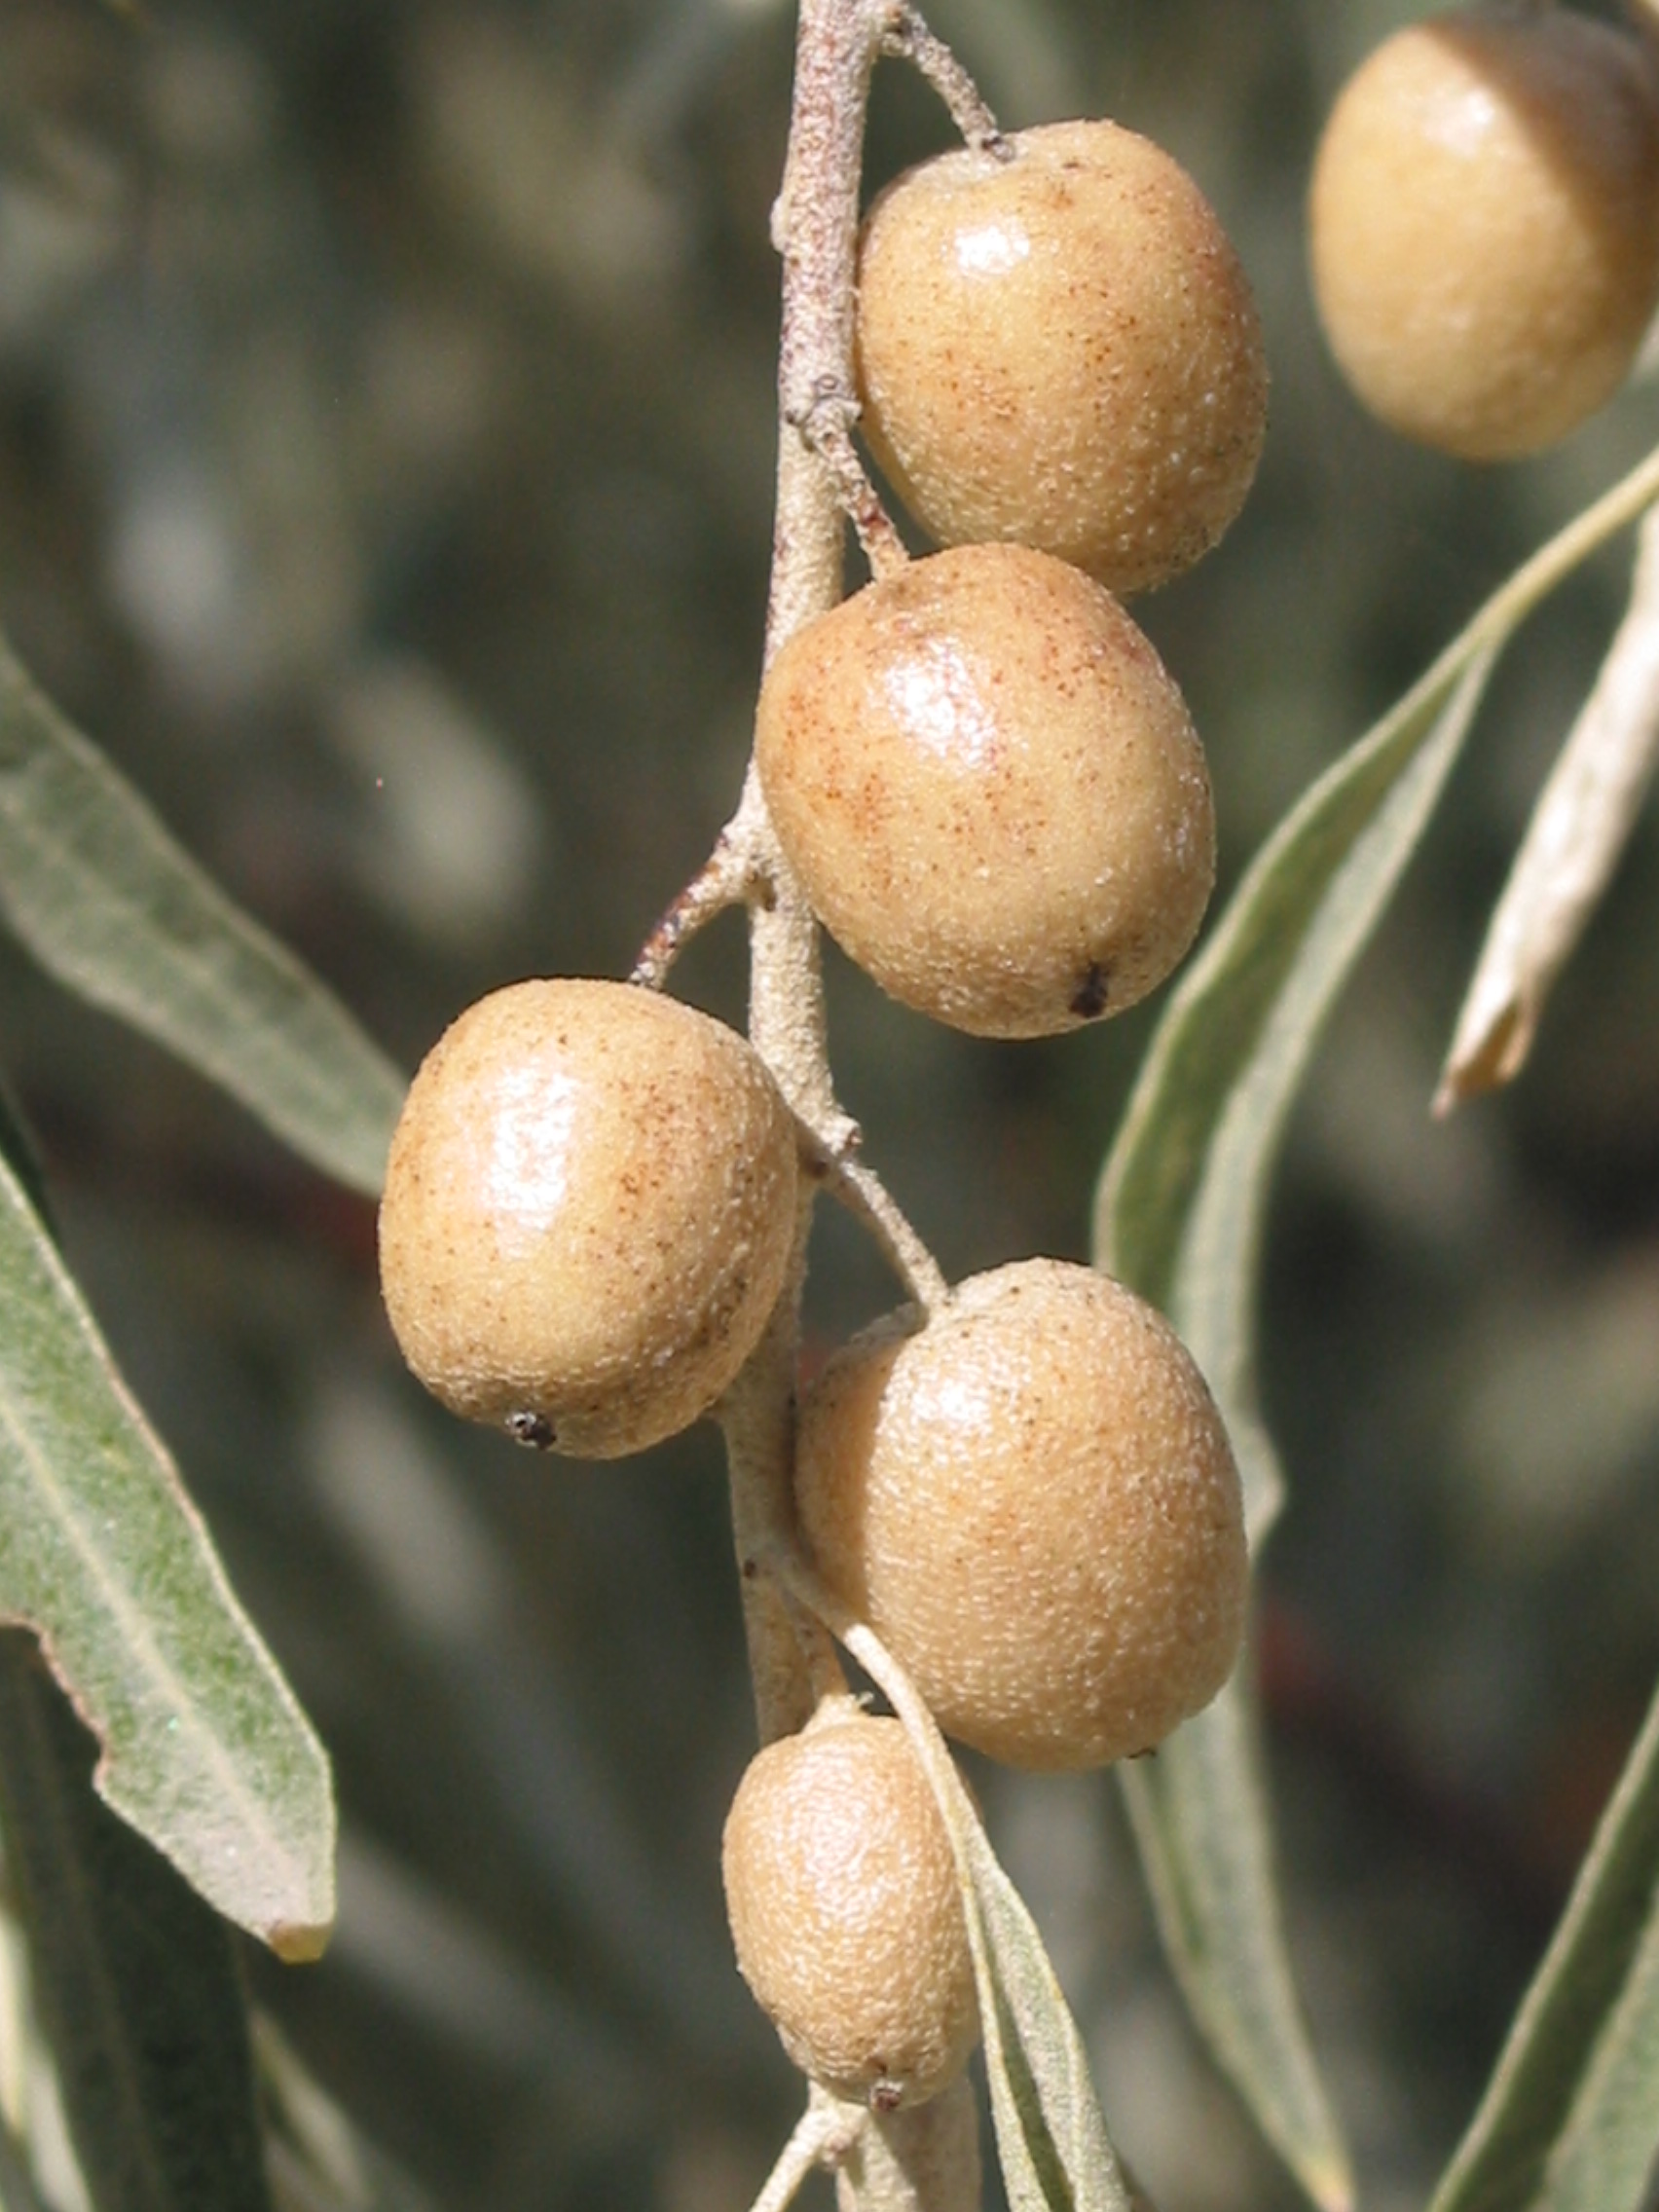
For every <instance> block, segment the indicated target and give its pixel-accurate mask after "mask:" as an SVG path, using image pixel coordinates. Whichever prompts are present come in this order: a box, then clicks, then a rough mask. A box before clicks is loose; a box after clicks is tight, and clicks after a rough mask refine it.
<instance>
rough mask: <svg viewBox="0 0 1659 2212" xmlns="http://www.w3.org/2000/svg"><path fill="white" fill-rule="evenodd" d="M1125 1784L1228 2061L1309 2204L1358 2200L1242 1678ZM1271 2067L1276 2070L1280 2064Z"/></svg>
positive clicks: (1182, 1966) (1181, 1964)
mask: <svg viewBox="0 0 1659 2212" xmlns="http://www.w3.org/2000/svg"><path fill="white" fill-rule="evenodd" d="M1118 1779H1119V1782H1120V1784H1121V1785H1122V1788H1123V1791H1124V1800H1125V1802H1126V1804H1127V1806H1128V1813H1129V1822H1130V1825H1131V1826H1132V1828H1133V1830H1134V1836H1135V1842H1136V1844H1137V1845H1138V1847H1139V1850H1140V1856H1141V1863H1142V1865H1143V1866H1144V1868H1145V1869H1146V1876H1147V1886H1148V1888H1149V1889H1150V1890H1151V1892H1152V1899H1153V1908H1154V1911H1155V1912H1156V1914H1157V1918H1158V1926H1159V1932H1160V1934H1161V1937H1162V1940H1163V1946H1164V1950H1165V1952H1166V1953H1167V1955H1168V1957H1169V1960H1170V1962H1171V1965H1172V1967H1173V1969H1174V1972H1175V1974H1176V1978H1177V1979H1178V1981H1179V1982H1180V1984H1181V1987H1182V1989H1183V1991H1184V1992H1185V1994H1186V1997H1187V2000H1188V2003H1189V2004H1190V2005H1191V2007H1192V2009H1193V2013H1194V2016H1195V2018H1196V2019H1197V2020H1198V2024H1199V2026H1200V2027H1201V2028H1202V2030H1203V2032H1204V2034H1205V2035H1206V2037H1207V2038H1208V2040H1209V2043H1210V2046H1211V2047H1212V2049H1213V2050H1214V2051H1215V2054H1216V2056H1217V2058H1218V2059H1219V2061H1220V2063H1221V2065H1222V2067H1223V2068H1224V2070H1225V2071H1226V2073H1227V2074H1228V2075H1229V2076H1230V2078H1231V2079H1232V2080H1233V2081H1234V2082H1235V2083H1236V2084H1237V2086H1238V2088H1239V2089H1240V2091H1241V2092H1242V2094H1243V2096H1244V2099H1245V2101H1246V2103H1247V2104H1248V2105H1249V2106H1250V2109H1251V2111H1252V2112H1253V2113H1254V2114H1255V2117H1256V2121H1257V2124H1258V2125H1259V2126H1260V2128H1261V2130H1262V2132H1263V2134H1264V2135H1265V2136H1266V2137H1267V2138H1268V2140H1269V2142H1271V2143H1272V2144H1273V2145H1274V2146H1275V2148H1276V2149H1277V2150H1278V2151H1279V2153H1280V2155H1281V2156H1282V2157H1283V2158H1284V2159H1285V2162H1286V2163H1287V2164H1288V2165H1289V2166H1290V2168H1291V2170H1292V2171H1293V2172H1294V2173H1295V2175H1296V2177H1297V2179H1298V2181H1300V2182H1301V2184H1302V2186H1303V2188H1304V2189H1305V2190H1306V2191H1307V2193H1308V2194H1309V2197H1311V2198H1312V2200H1313V2202H1314V2203H1315V2204H1319V2205H1325V2206H1329V2207H1332V2208H1333V2212H1336V2208H1340V2207H1344V2206H1346V2205H1350V2204H1351V2203H1352V2202H1353V2182H1352V2177H1351V2174H1350V2172H1349V2169H1348V2159H1347V2152H1346V2147H1345V2145H1344V2142H1343V2139H1342V2135H1341V2132H1340V2130H1339V2129H1338V2126H1337V2123H1336V2120H1335V2118H1334V2115H1333V2113H1332V2110H1331V2106H1330V2103H1329V2100H1328V2099H1327V2097H1326V2094H1325V2090H1324V2085H1323V2083H1322V2082H1321V2080H1320V2077H1319V2072H1318V2069H1317V2067H1316V2066H1315V2064H1314V2061H1313V2056H1312V2052H1311V2050H1310V2049H1309V2043H1308V2037H1307V2034H1306V2031H1305V2029H1304V2027H1303V2024H1302V2015H1301V2010H1300V2008H1299V2006H1298V2003H1297V1997H1296V1987H1295V1983H1294V1981H1293V1980H1292V1977H1291V1971H1290V1961H1289V1958H1288V1956H1287V1954H1286V1950H1285V1942H1284V1933H1283V1927H1282V1923H1281V1919H1280V1914H1279V1904H1278V1894H1277V1891H1276V1889H1275V1887H1274V1882H1273V1867H1272V1828H1271V1823H1270V1820H1269V1816H1268V1807H1267V1801H1266V1796H1265V1785H1264V1780H1263V1762H1262V1754H1261V1747H1260V1744H1259V1741H1258V1738H1257V1732H1256V1718H1255V1712H1254V1709H1253V1706H1252V1703H1251V1700H1250V1697H1249V1694H1248V1691H1247V1689H1246V1687H1245V1684H1244V1682H1243V1680H1242V1678H1241V1676H1236V1675H1235V1677H1234V1679H1233V1680H1232V1681H1231V1682H1229V1683H1228V1685H1227V1687H1226V1688H1225V1689H1224V1690H1223V1691H1222V1693H1221V1695H1220V1697H1218V1698H1217V1699H1216V1701H1215V1703H1214V1704H1213V1705H1212V1706H1210V1708H1209V1709H1208V1711H1207V1712H1205V1713H1203V1714H1200V1715H1199V1717H1198V1719H1197V1720H1190V1721H1189V1722H1188V1723H1187V1725H1186V1726H1185V1727H1184V1728H1178V1729H1177V1730H1176V1732H1175V1734H1174V1735H1173V1736H1171V1737H1169V1738H1167V1739H1166V1741H1165V1742H1164V1743H1162V1744H1161V1746H1160V1747H1159V1751H1158V1756H1157V1757H1156V1758H1152V1759H1137V1760H1135V1761H1134V1762H1133V1763H1132V1764H1131V1765H1128V1766H1124V1767H1120V1768H1119V1770H1118ZM1275 2069H1276V2070H1275Z"/></svg>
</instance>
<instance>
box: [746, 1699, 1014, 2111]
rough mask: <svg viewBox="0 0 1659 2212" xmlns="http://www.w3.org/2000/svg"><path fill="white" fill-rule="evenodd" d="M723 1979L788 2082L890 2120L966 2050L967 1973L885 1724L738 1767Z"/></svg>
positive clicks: (792, 1739) (907, 1769)
mask: <svg viewBox="0 0 1659 2212" xmlns="http://www.w3.org/2000/svg"><path fill="white" fill-rule="evenodd" d="M721 1870H722V1872H723V1874H724V1877H725V1893H726V1910H727V1913H728V1915H729V1917H730V1920H731V1931H732V1938H733V1941H734V1942H735V1944H736V1947H737V1963H738V1966H739V1967H740V1968H741V1970H742V1972H743V1977H744V1979H745V1980H746V1981H747V1982H748V1984H749V1986H750V1988H751V1989H752V1990H753V1991H754V1992H755V1997H756V2003H757V2004H758V2005H759V2007H760V2009H761V2010H762V2011H763V2012H765V2013H766V2015H767V2016H768V2018H769V2019H771V2021H772V2022H773V2024H774V2025H775V2026H776V2028H777V2030H778V2034H779V2035H780V2037H781V2038H782V2039H783V2044H784V2047H785V2049H786V2050H787V2051H788V2052H789V2054H790V2056H791V2058H793V2061H794V2062H795V2064H796V2065H797V2066H798V2067H799V2068H800V2069H801V2071H802V2072H803V2073H805V2074H807V2075H809V2076H810V2077H811V2078H812V2080H813V2081H815V2082H820V2083H823V2084H824V2085H825V2087H827V2088H829V2089H831V2090H832V2091H833V2092H834V2093H835V2094H836V2095H837V2096H840V2097H846V2098H849V2099H855V2100H860V2101H867V2102H869V2103H871V2104H874V2105H875V2106H876V2107H877V2108H878V2109H881V2110H888V2111H891V2110H893V2109H895V2108H897V2107H898V2106H899V2105H901V2104H903V2105H911V2104H919V2103H920V2102H921V2101H922V2100H923V2098H925V2097H931V2096H933V2095H935V2094H936V2093H937V2092H938V2091H939V2090H940V2089H942V2088H945V2087H946V2086H948V2084H949V2083H951V2082H953V2081H954V2080H955V2079H956V2077H957V2075H959V2074H960V2073H961V2071H962V2069H963V2067H964V2066H965V2065H966V2064H967V2062H968V2057H969V2054H970V2052H971V2051H972V2050H973V2048H974V2046H975V2044H976V2043H977V2041H978V2033H979V2014H978V2006H977V2001H976V1998H975V1993H974V1962H973V1956H972V1954H971V1952H970V1950H969V1946H968V1929H967V1923H966V1921H965V1919H964V1916H963V1909H962V1899H961V1895H960V1892H959V1891H958V1889H957V1883H956V1869H955V1865H954V1862H953V1861H952V1858H951V1853H950V1843H949V1839H948V1837H947V1836H946V1834H945V1831H944V1823H943V1822H942V1821H941V1820H940V1814H939V1808H938V1807H937V1805H936V1804H935V1802H934V1798H933V1793H932V1791H931V1790H930V1789H929V1788H928V1785H927V1781H926V1779H925V1777H924V1776H923V1774H922V1770H921V1767H920V1766H919V1764H918V1763H917V1760H916V1755H915V1753H914V1751H912V1750H911V1749H910V1745H909V1740H908V1738H907V1737H906V1736H905V1734H904V1730H903V1727H902V1725H901V1724H900V1723H899V1722H898V1721H897V1720H887V1719H872V1718H870V1717H869V1716H868V1715H867V1714H863V1713H860V1712H859V1711H858V1709H857V1708H856V1707H854V1706H853V1705H852V1704H851V1702H850V1701H848V1702H847V1703H845V1704H842V1705H838V1706H836V1707H831V1708H827V1709H824V1710H822V1711H821V1712H820V1713H819V1714H817V1715H816V1716H815V1717H814V1719H813V1720H811V1721H810V1722H809V1723H808V1724H807V1726H806V1727H805V1728H804V1729H803V1730H802V1731H801V1732H800V1734H799V1735H797V1736H786V1737H784V1738H782V1739H781V1740H780V1741H779V1742H777V1743H774V1744H769V1745H767V1747H766V1748H765V1750H764V1751H761V1752H759V1753H758V1755H757V1756H756V1758H755V1759H754V1760H753V1761H752V1762H751V1764H750V1766H749V1769H748V1771H747V1773H746V1774H745V1775H744V1778H743V1781H742V1783H741V1785H740V1786H739V1788H738V1792H737V1797H736V1799H735V1801H734V1803H733V1805H732V1808H731V1812H730V1815H729V1816H728V1818H727V1820H726V1825H725V1840H724V1844H723V1847H722V1852H721Z"/></svg>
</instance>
